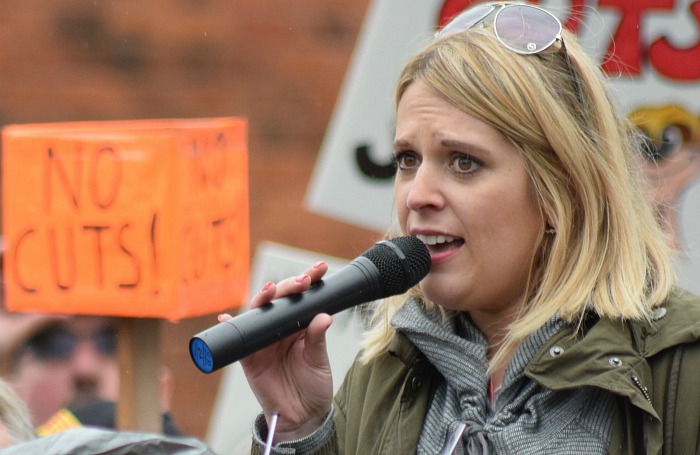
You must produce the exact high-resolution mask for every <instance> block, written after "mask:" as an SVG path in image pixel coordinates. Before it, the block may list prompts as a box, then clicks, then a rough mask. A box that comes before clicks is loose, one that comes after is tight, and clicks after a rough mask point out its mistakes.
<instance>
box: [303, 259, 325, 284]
mask: <svg viewBox="0 0 700 455" xmlns="http://www.w3.org/2000/svg"><path fill="white" fill-rule="evenodd" d="M326 272H328V264H327V263H326V261H319V262H317V263H316V264H314V265H312V266H311V267H309V268H308V269H306V270H305V271H304V273H305V274H306V275H309V278H311V282H312V283H315V282H317V281H318V280H320V279H321V278H323V276H324V275H325V274H326Z"/></svg>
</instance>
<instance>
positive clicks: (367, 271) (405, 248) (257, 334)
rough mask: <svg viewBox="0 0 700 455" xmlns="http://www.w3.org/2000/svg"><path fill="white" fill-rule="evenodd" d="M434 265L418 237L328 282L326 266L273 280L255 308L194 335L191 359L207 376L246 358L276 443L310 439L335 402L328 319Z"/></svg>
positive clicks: (391, 245) (366, 256)
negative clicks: (278, 441) (328, 341)
mask: <svg viewBox="0 0 700 455" xmlns="http://www.w3.org/2000/svg"><path fill="white" fill-rule="evenodd" d="M430 265H431V264H430V254H429V253H428V250H427V248H426V246H425V245H424V244H423V242H421V241H420V240H418V239H417V238H415V237H399V238H396V239H393V240H387V241H383V242H379V243H377V244H376V245H374V246H373V247H372V248H371V249H369V250H368V251H366V252H365V253H363V255H362V256H360V257H358V258H357V259H355V260H353V261H352V262H350V263H349V264H348V265H346V266H345V267H343V268H341V269H340V270H339V271H338V272H336V273H334V274H332V275H330V276H328V277H327V278H324V279H322V278H323V276H324V274H325V273H326V271H327V266H326V264H325V263H319V264H317V265H316V266H313V267H311V268H309V269H308V270H306V271H305V272H304V274H302V275H300V276H299V277H297V278H288V279H286V280H283V281H282V282H280V283H278V284H277V285H273V284H271V283H269V284H268V285H266V286H265V287H264V288H263V289H262V290H261V291H260V293H258V294H257V295H256V296H255V297H254V298H253V300H252V301H251V308H252V309H251V310H249V311H247V312H246V313H243V314H241V315H239V316H237V317H234V318H231V319H228V320H225V321H222V322H220V323H219V324H218V325H215V326H213V327H211V328H209V329H207V330H205V331H203V332H201V333H199V334H197V335H195V336H194V337H193V338H192V340H191V341H190V354H191V356H192V360H193V361H194V363H195V365H197V367H198V368H199V369H200V370H201V371H203V372H206V373H209V372H212V371H214V370H216V369H219V368H221V367H223V366H226V365H228V364H230V363H233V362H236V361H238V360H240V361H241V366H242V367H243V371H244V373H245V375H246V378H247V380H248V383H249V384H250V387H251V389H252V390H253V393H254V394H255V396H256V398H257V400H258V401H259V402H260V405H261V406H262V409H263V412H264V414H265V417H266V419H267V421H268V422H271V421H272V419H273V416H279V420H278V421H277V420H276V419H275V422H277V433H276V436H275V439H276V440H293V439H297V438H298V437H301V436H304V435H307V434H310V433H311V432H312V431H314V430H315V429H316V428H317V427H318V426H319V425H320V424H321V422H322V421H323V419H324V418H325V417H326V415H327V414H328V412H329V411H330V408H331V402H332V399H333V379H332V375H331V368H330V362H329V360H328V353H327V350H326V342H325V334H326V331H327V330H328V328H329V327H330V325H331V318H330V316H329V315H330V314H335V313H337V312H339V311H342V310H345V309H347V308H350V307H352V306H355V305H359V304H361V303H365V302H370V301H372V300H376V299H380V298H383V297H388V296H391V295H395V294H400V293H403V292H405V291H407V290H408V289H409V288H411V287H412V286H414V285H415V284H417V283H418V282H419V281H420V280H421V279H423V277H425V275H427V274H428V271H429V270H430ZM304 329H306V330H304Z"/></svg>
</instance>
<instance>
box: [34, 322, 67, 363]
mask: <svg viewBox="0 0 700 455" xmlns="http://www.w3.org/2000/svg"><path fill="white" fill-rule="evenodd" d="M76 343H77V339H76V337H75V336H74V335H73V334H72V333H70V332H67V331H65V330H61V329H55V328H54V329H48V330H45V331H44V332H41V333H39V334H37V335H36V336H35V337H34V338H32V339H31V340H29V342H28V343H27V348H28V349H29V350H30V351H31V352H32V353H34V355H35V356H37V357H38V358H40V359H42V360H62V359H67V358H69V357H70V356H71V355H72V354H73V351H74V350H75V345H76Z"/></svg>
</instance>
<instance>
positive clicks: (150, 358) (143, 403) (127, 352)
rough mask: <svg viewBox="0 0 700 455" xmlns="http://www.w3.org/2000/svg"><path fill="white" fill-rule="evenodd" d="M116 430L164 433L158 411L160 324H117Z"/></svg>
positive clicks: (133, 321)
mask: <svg viewBox="0 0 700 455" xmlns="http://www.w3.org/2000/svg"><path fill="white" fill-rule="evenodd" d="M118 343H119V354H118V357H119V366H120V369H119V370H120V378H119V381H120V382H119V388H120V392H119V402H118V403H117V415H116V424H117V429H119V430H128V431H141V432H149V433H162V432H163V417H162V412H161V409H160V396H161V393H160V385H159V384H160V381H159V377H160V365H161V361H160V324H159V321H158V320H157V319H151V318H143V319H141V318H120V320H119V341H118Z"/></svg>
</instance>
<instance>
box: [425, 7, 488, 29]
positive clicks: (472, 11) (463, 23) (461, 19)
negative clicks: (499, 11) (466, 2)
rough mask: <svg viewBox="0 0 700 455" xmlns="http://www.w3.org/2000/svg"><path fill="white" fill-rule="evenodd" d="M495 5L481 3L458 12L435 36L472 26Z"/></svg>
mask: <svg viewBox="0 0 700 455" xmlns="http://www.w3.org/2000/svg"><path fill="white" fill-rule="evenodd" d="M494 8H495V6H494V5H492V4H482V5H477V6H474V7H473V8H469V9H468V10H466V11H464V12H462V13H460V14H458V15H457V16H456V17H455V18H454V19H452V20H451V21H450V22H448V23H447V25H445V27H443V29H442V30H440V31H439V32H438V33H437V35H436V36H444V35H449V34H452V33H456V32H462V31H464V30H467V29H470V28H472V27H473V26H474V25H475V24H477V23H478V22H479V21H481V20H482V19H483V18H485V17H486V16H488V15H489V14H491V12H492V11H493V10H494Z"/></svg>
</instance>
